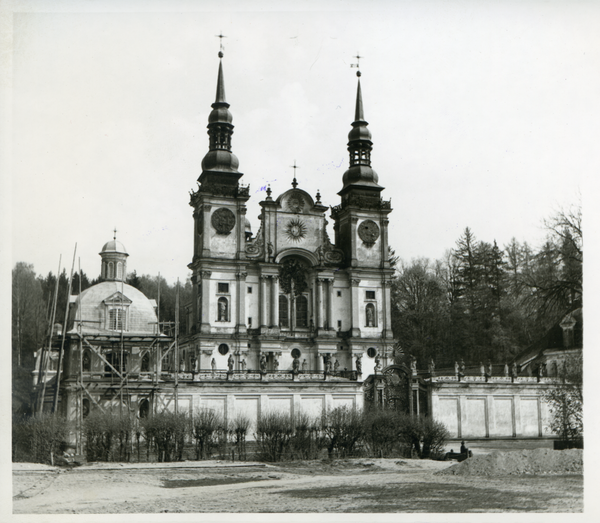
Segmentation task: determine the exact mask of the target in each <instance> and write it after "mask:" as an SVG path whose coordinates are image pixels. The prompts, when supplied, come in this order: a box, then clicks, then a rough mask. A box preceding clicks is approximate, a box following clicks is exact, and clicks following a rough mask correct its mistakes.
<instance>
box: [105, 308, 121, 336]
mask: <svg viewBox="0 0 600 523" xmlns="http://www.w3.org/2000/svg"><path fill="white" fill-rule="evenodd" d="M124 312H125V311H124V310H123V309H110V310H109V311H108V329H109V330H111V331H120V330H122V329H124V328H125V325H124V321H123V319H124V316H125V315H124Z"/></svg>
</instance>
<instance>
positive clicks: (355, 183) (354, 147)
mask: <svg viewBox="0 0 600 523" xmlns="http://www.w3.org/2000/svg"><path fill="white" fill-rule="evenodd" d="M354 58H356V64H351V65H350V67H356V68H357V71H356V76H357V78H358V79H357V88H356V106H355V109H354V122H352V130H351V131H350V133H348V152H349V153H350V168H349V169H348V170H347V171H346V172H345V173H344V177H343V182H344V187H343V189H342V190H341V191H340V192H339V194H340V195H342V196H345V195H348V194H349V193H350V192H353V191H354V192H356V190H360V191H364V190H367V191H368V194H369V195H371V196H372V197H377V198H379V193H380V192H381V190H382V189H383V187H381V186H380V185H379V184H378V183H377V182H378V181H379V177H378V176H377V173H376V172H375V171H374V170H373V169H372V168H371V150H372V149H373V142H372V141H371V131H369V129H368V125H369V124H368V123H367V121H366V120H365V114H364V108H363V101H362V88H361V85H360V77H361V72H360V69H358V67H359V60H360V59H361V58H362V56H360V55H359V54H358V53H357V55H356V56H355V57H354ZM363 196H364V195H363Z"/></svg>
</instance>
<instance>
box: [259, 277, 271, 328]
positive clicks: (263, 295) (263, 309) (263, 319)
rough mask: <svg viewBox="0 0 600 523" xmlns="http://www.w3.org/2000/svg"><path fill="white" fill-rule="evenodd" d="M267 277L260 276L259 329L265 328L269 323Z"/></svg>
mask: <svg viewBox="0 0 600 523" xmlns="http://www.w3.org/2000/svg"><path fill="white" fill-rule="evenodd" d="M268 299H269V296H268V294H267V276H264V275H261V276H260V327H261V328H262V327H266V326H267V324H268V323H269V320H268V318H267V301H268Z"/></svg>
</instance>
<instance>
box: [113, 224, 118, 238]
mask: <svg viewBox="0 0 600 523" xmlns="http://www.w3.org/2000/svg"><path fill="white" fill-rule="evenodd" d="M113 232H114V233H115V234H114V236H113V240H116V239H117V228H116V227H115V229H114V231H113Z"/></svg>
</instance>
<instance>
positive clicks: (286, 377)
mask: <svg viewBox="0 0 600 523" xmlns="http://www.w3.org/2000/svg"><path fill="white" fill-rule="evenodd" d="M222 57H223V55H222V53H219V58H220V62H219V69H218V76H217V88H216V98H215V101H214V103H213V104H212V111H211V112H210V114H209V117H208V135H209V147H208V152H207V153H206V155H205V156H204V159H203V160H202V172H201V174H200V177H199V179H198V185H197V188H196V189H195V190H194V191H192V192H191V194H190V205H191V207H192V209H193V212H192V216H193V220H194V228H193V236H194V237H193V258H192V260H191V262H190V263H189V265H188V267H189V269H190V270H191V272H192V277H191V282H192V301H191V303H190V304H189V305H187V307H186V314H187V318H186V320H187V321H186V322H185V324H186V325H187V332H185V333H181V335H180V336H178V334H177V333H178V329H176V328H174V327H175V326H174V325H166V324H165V323H161V322H160V318H158V316H157V307H156V303H155V302H154V300H149V299H148V298H147V297H146V296H144V295H143V294H142V293H141V292H140V291H138V290H137V289H135V288H134V287H132V286H130V285H128V284H126V283H125V278H126V274H127V258H128V256H129V254H128V253H127V251H126V249H125V247H124V246H123V245H122V244H121V243H120V242H119V241H117V240H116V237H115V238H113V240H112V241H109V242H107V243H106V244H105V245H104V247H103V248H102V250H101V252H100V257H101V280H102V281H101V282H100V283H98V284H96V285H94V286H92V287H90V288H88V289H86V290H85V291H84V292H82V293H80V294H79V295H77V296H71V306H70V315H69V322H68V324H67V326H66V328H65V329H64V334H63V332H56V335H55V336H53V337H52V341H51V345H50V346H49V347H48V349H49V350H41V351H39V352H38V355H37V365H36V370H35V371H34V385H35V391H36V396H37V401H38V404H39V405H44V404H45V405H46V407H45V410H50V409H51V408H53V409H54V410H57V409H58V410H59V411H60V412H62V413H64V414H65V415H66V416H67V417H68V418H69V419H71V420H74V421H76V422H77V426H78V427H79V428H81V427H82V426H83V419H84V418H85V416H86V415H87V414H88V413H89V412H90V410H91V409H94V408H98V409H102V410H105V409H108V408H112V409H114V408H118V409H121V411H127V412H129V413H130V414H131V415H135V416H138V417H141V418H142V417H146V416H151V415H152V414H153V413H156V412H162V411H164V410H171V411H175V412H184V413H187V414H189V415H191V416H193V415H194V413H196V412H198V411H201V410H202V409H210V410H213V411H215V412H216V413H219V414H220V415H221V416H223V417H224V419H226V420H233V419H235V417H236V416H237V415H238V414H240V413H241V414H243V415H244V416H245V417H246V418H248V419H249V420H250V422H251V430H250V433H251V434H252V432H253V430H252V427H253V426H255V424H256V421H257V419H259V417H260V416H261V415H262V414H263V413H266V412H270V411H280V412H288V413H291V414H296V413H300V412H302V413H305V414H308V415H309V416H319V415H320V414H321V413H322V412H323V411H324V410H328V409H332V408H335V407H338V406H348V407H358V408H361V407H362V406H363V405H365V404H374V403H376V404H380V405H384V404H385V405H388V406H392V407H396V408H401V409H403V410H407V411H409V412H411V413H413V414H429V415H431V416H432V417H433V418H434V419H436V420H439V421H442V422H443V423H444V424H445V425H446V427H447V428H448V429H449V431H450V433H451V435H452V436H453V437H455V438H465V437H468V438H515V437H519V438H520V437H526V438H541V437H550V436H551V429H550V426H549V419H550V414H549V412H548V406H547V404H546V403H545V402H544V400H543V397H544V394H545V392H546V390H547V389H548V387H550V386H552V383H554V382H555V381H556V379H557V378H556V374H554V377H551V376H544V375H543V374H542V373H541V372H538V375H537V376H533V375H532V372H528V373H527V374H528V375H523V374H522V373H521V374H519V372H518V369H517V365H516V363H515V364H514V367H513V370H512V371H509V368H508V366H507V365H505V366H504V368H497V367H498V366H496V368H494V367H493V366H492V365H490V366H489V367H485V366H483V365H481V368H480V369H479V371H477V369H475V371H474V372H469V371H467V370H466V369H465V368H464V364H463V365H460V366H459V364H458V362H457V363H456V365H455V371H454V372H446V373H437V372H436V370H435V364H434V362H433V361H432V362H430V364H429V368H428V370H427V371H423V370H417V362H416V361H414V360H413V361H412V362H411V363H410V366H408V365H405V364H401V365H397V364H396V363H395V361H394V358H393V354H394V350H395V348H396V340H394V338H393V334H392V328H391V296H390V294H391V288H390V285H391V281H392V278H393V275H394V270H393V268H391V267H390V263H389V259H388V258H389V254H388V216H389V214H390V213H391V211H392V209H391V206H390V202H389V201H388V200H385V199H383V198H382V192H383V190H384V188H383V187H382V186H381V185H379V179H378V176H377V174H376V173H375V171H374V170H373V168H372V167H371V150H372V146H373V143H372V141H371V133H370V131H369V129H368V125H367V122H366V121H365V116H364V111H363V102H362V93H361V85H360V72H359V73H357V74H358V77H359V78H358V86H357V94H356V109H355V114H354V121H353V122H352V128H351V130H350V133H349V135H348V152H349V166H348V169H347V170H346V172H345V173H344V175H343V177H342V179H341V180H340V191H339V193H338V194H339V196H340V197H341V203H340V204H339V205H336V206H334V207H331V208H330V211H329V213H328V207H327V206H326V205H325V204H324V203H323V202H322V201H321V195H320V194H319V193H318V192H317V194H315V195H314V197H313V195H311V194H309V193H308V192H306V191H304V190H302V189H301V188H299V187H298V183H297V182H296V179H295V178H294V180H293V182H292V187H291V188H290V189H289V190H287V191H286V192H284V193H283V194H281V195H279V196H277V197H275V198H274V197H273V196H272V193H271V190H270V188H268V189H267V190H266V191H265V193H264V194H265V197H264V199H263V200H262V201H261V202H259V204H260V207H261V212H260V217H259V218H260V227H259V228H258V230H257V232H256V234H253V232H252V230H251V226H250V222H249V221H248V219H247V218H246V202H247V201H248V200H249V198H250V191H249V186H247V185H242V184H241V183H240V180H241V178H242V176H243V175H242V173H241V172H239V171H238V165H239V162H238V159H237V158H236V156H235V155H234V154H233V151H232V135H233V128H234V127H233V124H232V121H233V118H232V114H231V112H230V110H229V104H228V103H227V100H226V97H225V82H224V74H223V66H222ZM328 214H329V219H330V220H332V221H333V230H334V234H335V237H334V239H333V242H332V241H331V238H330V237H329V235H328V232H327V224H328V220H327V218H328V216H327V215H328ZM190 240H192V239H190ZM578 322H579V323H578ZM580 324H581V321H580V320H578V319H577V318H571V317H569V318H566V319H565V320H564V321H563V322H562V323H561V324H560V325H559V326H558V327H557V330H556V333H554V334H553V336H554V338H557V339H558V338H560V337H561V336H563V338H564V340H567V341H565V343H564V344H563V345H564V347H567V348H569V347H572V346H574V345H577V343H576V341H575V342H569V343H567V342H568V341H569V340H576V336H574V335H573V334H572V333H573V332H575V331H577V325H580ZM577 332H579V331H577ZM554 338H552V340H553V339H554ZM563 338H560V339H563ZM552 340H550V339H548V340H546V341H545V342H544V343H545V344H544V345H543V346H540V347H536V348H535V351H534V352H533V353H532V354H528V355H525V356H523V359H522V361H520V363H521V367H522V369H526V368H529V369H531V368H532V367H533V366H534V365H536V362H545V361H546V360H548V361H550V360H552V361H554V360H556V358H557V356H556V354H555V352H556V351H554V352H553V350H554V347H556V346H557V345H556V343H554V341H552ZM561 347H562V346H561ZM559 352H560V351H559ZM554 365H555V367H556V361H555V362H554ZM536 368H542V365H541V363H537V367H536Z"/></svg>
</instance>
